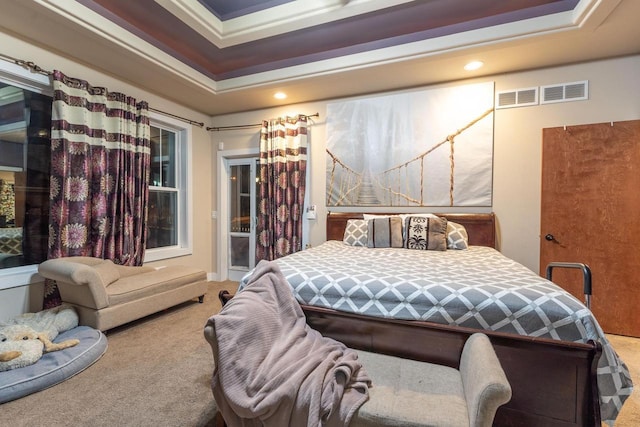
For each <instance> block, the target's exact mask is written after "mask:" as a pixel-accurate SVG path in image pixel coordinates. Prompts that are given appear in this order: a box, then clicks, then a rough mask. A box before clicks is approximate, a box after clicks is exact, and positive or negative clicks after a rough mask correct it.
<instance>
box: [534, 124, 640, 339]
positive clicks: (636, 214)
mask: <svg viewBox="0 0 640 427" xmlns="http://www.w3.org/2000/svg"><path fill="white" fill-rule="evenodd" d="M542 139H543V142H542V150H543V151H542V152H543V154H542V201H541V224H540V226H541V230H540V231H541V232H540V274H541V275H543V276H544V275H545V270H546V266H547V264H548V263H549V262H553V261H556V262H581V263H585V264H587V265H588V266H589V267H590V268H591V272H592V283H593V297H592V306H591V309H592V311H593V313H594V314H595V316H596V318H597V319H598V321H599V322H600V325H601V326H602V328H603V329H604V331H605V332H608V333H613V334H620V335H629V336H634V337H640V120H633V121H626V122H615V123H601V124H593V125H580V126H568V127H566V128H564V127H560V128H549V129H543V132H542ZM547 235H550V236H549V239H550V238H551V236H553V240H547V239H545V236H547ZM582 279H583V276H582V272H581V271H580V270H560V269H554V270H553V281H554V282H555V283H556V284H558V285H560V286H562V287H563V288H565V289H566V290H568V291H569V292H571V293H572V294H573V295H575V296H576V297H578V298H579V299H580V300H584V298H583V292H582Z"/></svg>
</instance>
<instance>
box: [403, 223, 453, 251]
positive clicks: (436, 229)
mask: <svg viewBox="0 0 640 427" xmlns="http://www.w3.org/2000/svg"><path fill="white" fill-rule="evenodd" d="M405 230H406V232H405V235H406V236H407V238H406V240H405V247H406V248H407V249H422V250H431V251H445V250H447V220H446V219H445V218H429V217H426V218H425V217H417V216H410V217H408V218H407V219H406V220H405Z"/></svg>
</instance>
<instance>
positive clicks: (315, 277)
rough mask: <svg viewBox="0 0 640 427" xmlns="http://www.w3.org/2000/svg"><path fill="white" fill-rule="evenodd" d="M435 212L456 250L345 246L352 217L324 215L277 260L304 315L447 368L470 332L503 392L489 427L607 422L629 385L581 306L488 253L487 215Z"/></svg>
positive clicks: (366, 344)
mask: <svg viewBox="0 0 640 427" xmlns="http://www.w3.org/2000/svg"><path fill="white" fill-rule="evenodd" d="M441 216H443V217H446V218H447V219H448V220H449V222H454V223H457V224H460V225H462V226H463V227H464V228H465V230H466V231H467V233H468V243H469V247H468V249H464V250H446V251H429V250H426V251H419V250H409V249H402V248H400V249H396V248H375V249H371V248H367V247H359V246H351V245H348V244H345V243H344V242H343V241H342V240H343V236H344V230H345V227H346V226H347V223H348V221H349V220H353V219H362V218H363V216H362V214H359V213H331V214H329V216H328V217H327V242H325V243H323V244H322V245H319V246H317V247H314V248H310V249H307V250H305V251H302V252H298V253H295V254H292V255H290V256H288V257H284V258H281V259H279V260H277V263H278V265H279V266H280V269H281V270H282V272H283V274H284V276H285V277H286V278H287V281H288V282H289V284H290V285H291V287H292V289H293V291H294V294H295V295H296V298H297V299H298V301H299V302H300V303H301V305H302V307H303V309H304V311H305V314H306V316H307V322H308V323H309V324H310V325H311V326H312V327H313V328H315V329H317V330H319V331H320V332H322V333H323V334H325V335H328V336H331V337H333V338H335V339H338V340H340V341H342V342H344V343H345V344H347V345H348V346H350V347H354V348H360V349H363V350H368V351H376V352H381V353H389V354H394V355H398V356H403V357H409V358H413V359H417V360H424V361H428V362H436V363H441V364H445V365H449V366H454V367H457V363H458V361H457V360H455V358H453V357H451V356H450V355H453V354H459V348H460V346H461V345H462V344H463V343H464V340H466V338H467V337H468V336H469V335H470V334H471V333H473V332H474V331H476V330H477V329H482V330H484V331H485V332H486V333H487V334H488V335H489V336H490V337H491V340H492V343H493V344H494V347H495V348H496V353H497V354H498V357H499V358H500V361H501V364H502V365H503V369H504V370H505V372H506V374H507V378H508V379H509V382H510V383H511V386H512V389H513V397H512V400H511V401H510V402H509V403H508V404H506V405H504V406H503V407H502V408H501V409H500V410H499V411H498V413H497V414H496V420H495V425H505V426H507V425H527V426H535V425H540V426H570V425H575V426H582V425H599V424H600V421H601V420H604V421H613V420H614V419H615V417H616V415H617V413H618V411H619V409H620V407H621V406H622V403H623V402H624V399H625V398H626V397H627V396H628V394H630V392H631V389H632V384H631V380H630V376H629V373H628V370H627V368H626V366H625V365H624V363H623V362H622V361H621V360H620V359H619V358H618V356H617V354H616V353H615V352H614V351H613V349H612V348H611V346H610V345H609V343H608V342H607V340H606V337H605V335H604V333H603V332H602V330H601V329H600V327H599V325H598V323H597V321H596V320H595V319H594V318H593V316H592V314H591V312H590V311H589V310H588V309H587V308H586V307H585V306H584V305H583V304H582V303H581V302H580V301H578V300H577V299H576V298H574V297H572V296H571V295H570V294H568V293H567V292H565V291H563V290H562V289H561V288H559V287H558V286H556V285H554V284H553V283H551V282H549V281H547V280H546V279H544V278H541V277H539V276H538V275H536V274H535V273H533V272H531V271H530V270H528V269H527V268H526V267H524V266H522V265H520V264H518V263H517V262H515V261H513V260H510V259H508V258H506V257H504V256H503V255H501V254H500V253H499V252H498V251H496V250H495V249H494V248H495V243H496V236H495V217H494V215H493V214H446V215H441ZM240 288H242V283H241V285H240Z"/></svg>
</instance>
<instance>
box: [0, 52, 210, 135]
mask: <svg viewBox="0 0 640 427" xmlns="http://www.w3.org/2000/svg"><path fill="white" fill-rule="evenodd" d="M0 59H3V60H5V61H7V62H13V63H14V64H16V65H19V66H21V67H22V68H25V69H27V70H29V71H31V72H32V73H37V74H42V75H45V76H51V75H52V74H53V72H51V71H48V70H45V69H44V68H42V67H40V66H39V65H37V64H36V63H35V62H31V61H25V60H23V59H17V58H13V57H11V56H9V55H5V54H3V53H0ZM149 111H153V112H155V113H160V114H164V115H166V116H169V117H173V118H174V119H178V120H182V121H183V122H187V123H189V124H191V125H197V126H199V127H204V123H203V122H196V121H194V120H191V119H187V118H184V117H180V116H177V115H175V114H171V113H167V112H166V111H162V110H158V109H155V108H151V107H149ZM207 130H208V129H207Z"/></svg>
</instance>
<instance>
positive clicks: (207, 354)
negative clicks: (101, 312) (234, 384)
mask: <svg viewBox="0 0 640 427" xmlns="http://www.w3.org/2000/svg"><path fill="white" fill-rule="evenodd" d="M221 289H228V290H230V291H231V292H235V290H236V289H237V283H233V282H226V283H215V282H212V284H211V285H210V291H209V293H208V294H207V295H206V297H205V301H204V303H203V304H199V303H198V302H197V301H196V300H194V302H189V303H186V304H182V305H179V306H177V307H175V308H172V309H169V310H165V311H163V312H161V313H159V314H157V315H153V316H149V317H147V318H145V319H143V320H141V321H137V322H133V323H130V324H128V325H126V326H123V327H120V328H115V329H112V330H111V331H108V332H107V338H108V341H109V348H108V349H107V352H106V353H105V355H104V356H103V357H102V358H101V359H100V360H98V361H97V362H96V363H95V364H93V365H92V366H90V367H89V368H87V369H86V370H85V371H83V372H81V373H80V374H78V375H76V376H74V377H72V378H70V379H68V380H66V381H65V382H63V383H60V384H58V385H56V386H54V387H52V388H49V389H47V390H43V391H41V392H38V393H34V394H31V395H29V396H25V397H23V398H21V399H18V400H14V401H12V402H7V403H5V404H3V405H0V426H5V425H6V426H12V427H21V426H25V427H26V426H29V427H34V426H92V427H100V426H105V427H106V426H109V427H113V426H141V427H142V426H212V425H213V418H214V414H215V408H216V407H215V402H214V400H213V395H212V393H211V387H210V381H211V374H212V373H213V356H212V353H211V348H210V347H209V344H208V343H207V341H206V340H205V339H204V335H203V332H204V326H205V323H206V322H207V319H208V318H209V317H210V316H211V315H212V314H215V313H217V312H218V311H219V310H220V303H219V301H218V291H219V290H221Z"/></svg>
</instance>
